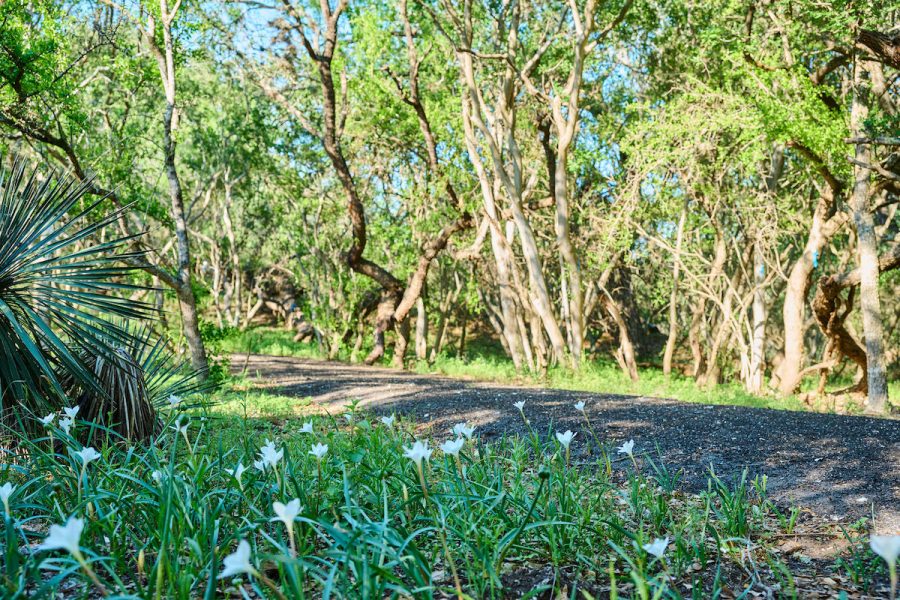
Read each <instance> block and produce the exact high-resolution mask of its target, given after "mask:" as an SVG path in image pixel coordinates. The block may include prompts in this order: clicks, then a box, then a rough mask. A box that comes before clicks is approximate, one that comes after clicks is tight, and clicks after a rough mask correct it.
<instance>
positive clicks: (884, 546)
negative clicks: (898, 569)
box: [869, 535, 900, 566]
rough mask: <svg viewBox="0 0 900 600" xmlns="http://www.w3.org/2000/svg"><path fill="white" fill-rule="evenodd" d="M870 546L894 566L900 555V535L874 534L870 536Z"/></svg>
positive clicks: (889, 564)
mask: <svg viewBox="0 0 900 600" xmlns="http://www.w3.org/2000/svg"><path fill="white" fill-rule="evenodd" d="M869 546H871V548H872V552H874V553H875V554H877V555H878V556H880V557H881V558H883V559H884V560H885V562H887V564H888V566H893V565H895V564H896V563H897V556H898V555H900V535H873V536H871V537H870V538H869Z"/></svg>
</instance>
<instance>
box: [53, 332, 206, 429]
mask: <svg viewBox="0 0 900 600" xmlns="http://www.w3.org/2000/svg"><path fill="white" fill-rule="evenodd" d="M122 329H123V330H124V331H125V332H126V333H127V334H128V337H127V338H126V340H125V342H124V343H123V344H122V345H120V346H118V347H117V348H116V350H115V354H114V355H112V356H91V355H85V356H83V362H84V363H85V365H87V366H88V368H89V369H90V370H91V371H92V372H93V374H94V377H95V380H96V384H97V387H99V388H100V389H99V390H98V389H96V387H94V386H85V385H84V384H82V383H79V382H78V381H77V380H76V379H75V378H73V377H68V378H66V379H65V380H64V381H63V387H64V388H65V389H66V390H67V392H68V394H69V396H70V397H71V398H74V399H75V401H76V402H77V403H78V406H79V408H80V410H79V415H80V416H81V417H82V418H84V419H85V420H87V421H92V422H94V423H99V424H101V425H103V426H105V427H106V428H108V429H109V430H112V431H115V432H116V433H117V434H119V435H120V436H122V437H124V438H127V439H133V440H144V439H147V438H149V437H150V436H151V435H153V434H155V433H157V432H158V431H159V427H160V425H161V423H160V420H159V418H158V417H157V410H156V409H158V408H160V407H165V406H169V405H170V403H171V401H172V400H177V401H178V403H179V406H180V407H181V408H192V407H196V406H197V404H196V403H194V404H191V402H190V401H189V400H184V399H186V398H188V397H192V396H194V397H195V396H196V395H197V394H198V393H199V392H202V391H207V390H209V389H211V388H212V384H210V383H208V380H204V379H202V378H201V377H200V373H199V372H198V371H195V370H194V369H192V368H191V366H190V364H189V362H188V361H182V360H178V359H177V358H176V356H175V355H174V354H173V353H172V352H170V351H169V348H168V347H167V345H166V340H165V339H164V338H161V337H157V336H155V335H154V333H153V331H152V329H151V328H149V327H147V326H138V327H135V326H133V325H128V324H123V326H122Z"/></svg>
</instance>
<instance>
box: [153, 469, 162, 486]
mask: <svg viewBox="0 0 900 600" xmlns="http://www.w3.org/2000/svg"><path fill="white" fill-rule="evenodd" d="M150 477H151V478H152V479H153V481H155V482H156V483H162V478H163V474H162V471H159V470H154V471H153V472H152V473H150Z"/></svg>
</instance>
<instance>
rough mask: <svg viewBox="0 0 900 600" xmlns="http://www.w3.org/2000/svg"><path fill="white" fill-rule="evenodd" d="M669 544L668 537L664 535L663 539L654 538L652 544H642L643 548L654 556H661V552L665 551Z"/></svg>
mask: <svg viewBox="0 0 900 600" xmlns="http://www.w3.org/2000/svg"><path fill="white" fill-rule="evenodd" d="M668 546H669V537H668V536H666V537H665V538H663V539H659V538H656V539H654V540H653V543H652V544H644V545H643V548H644V550H645V551H646V552H647V553H648V554H652V555H653V556H655V557H656V558H661V557H662V555H663V554H665V552H666V548H667V547H668Z"/></svg>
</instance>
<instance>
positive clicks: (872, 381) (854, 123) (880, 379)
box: [850, 60, 888, 412]
mask: <svg viewBox="0 0 900 600" xmlns="http://www.w3.org/2000/svg"><path fill="white" fill-rule="evenodd" d="M867 92H868V90H867V83H866V81H865V69H864V68H863V66H862V63H861V62H860V61H858V60H857V63H856V72H855V76H854V90H853V105H852V108H851V112H850V129H851V133H852V136H853V137H854V138H860V137H862V136H863V133H864V131H863V129H864V126H865V120H866V119H867V118H868V115H869V109H868V106H867V105H866V95H867ZM855 155H856V161H855V163H854V167H853V175H854V184H853V194H852V195H851V197H850V206H851V208H852V210H853V222H854V225H855V226H856V238H857V246H858V248H859V272H860V276H859V292H860V293H859V303H860V309H861V310H862V322H863V332H864V335H865V344H866V364H867V366H866V371H867V375H868V383H869V393H868V403H867V408H868V410H870V411H872V412H884V410H885V407H886V406H887V399H888V390H887V377H886V375H885V368H884V332H883V327H882V322H881V301H880V299H879V297H878V239H877V236H876V235H875V225H874V222H873V218H872V211H871V210H870V208H869V176H870V171H871V169H870V168H869V167H868V165H869V162H870V161H871V159H872V157H871V155H870V152H869V145H868V144H867V143H865V142H859V143H857V144H856V152H855Z"/></svg>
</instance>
